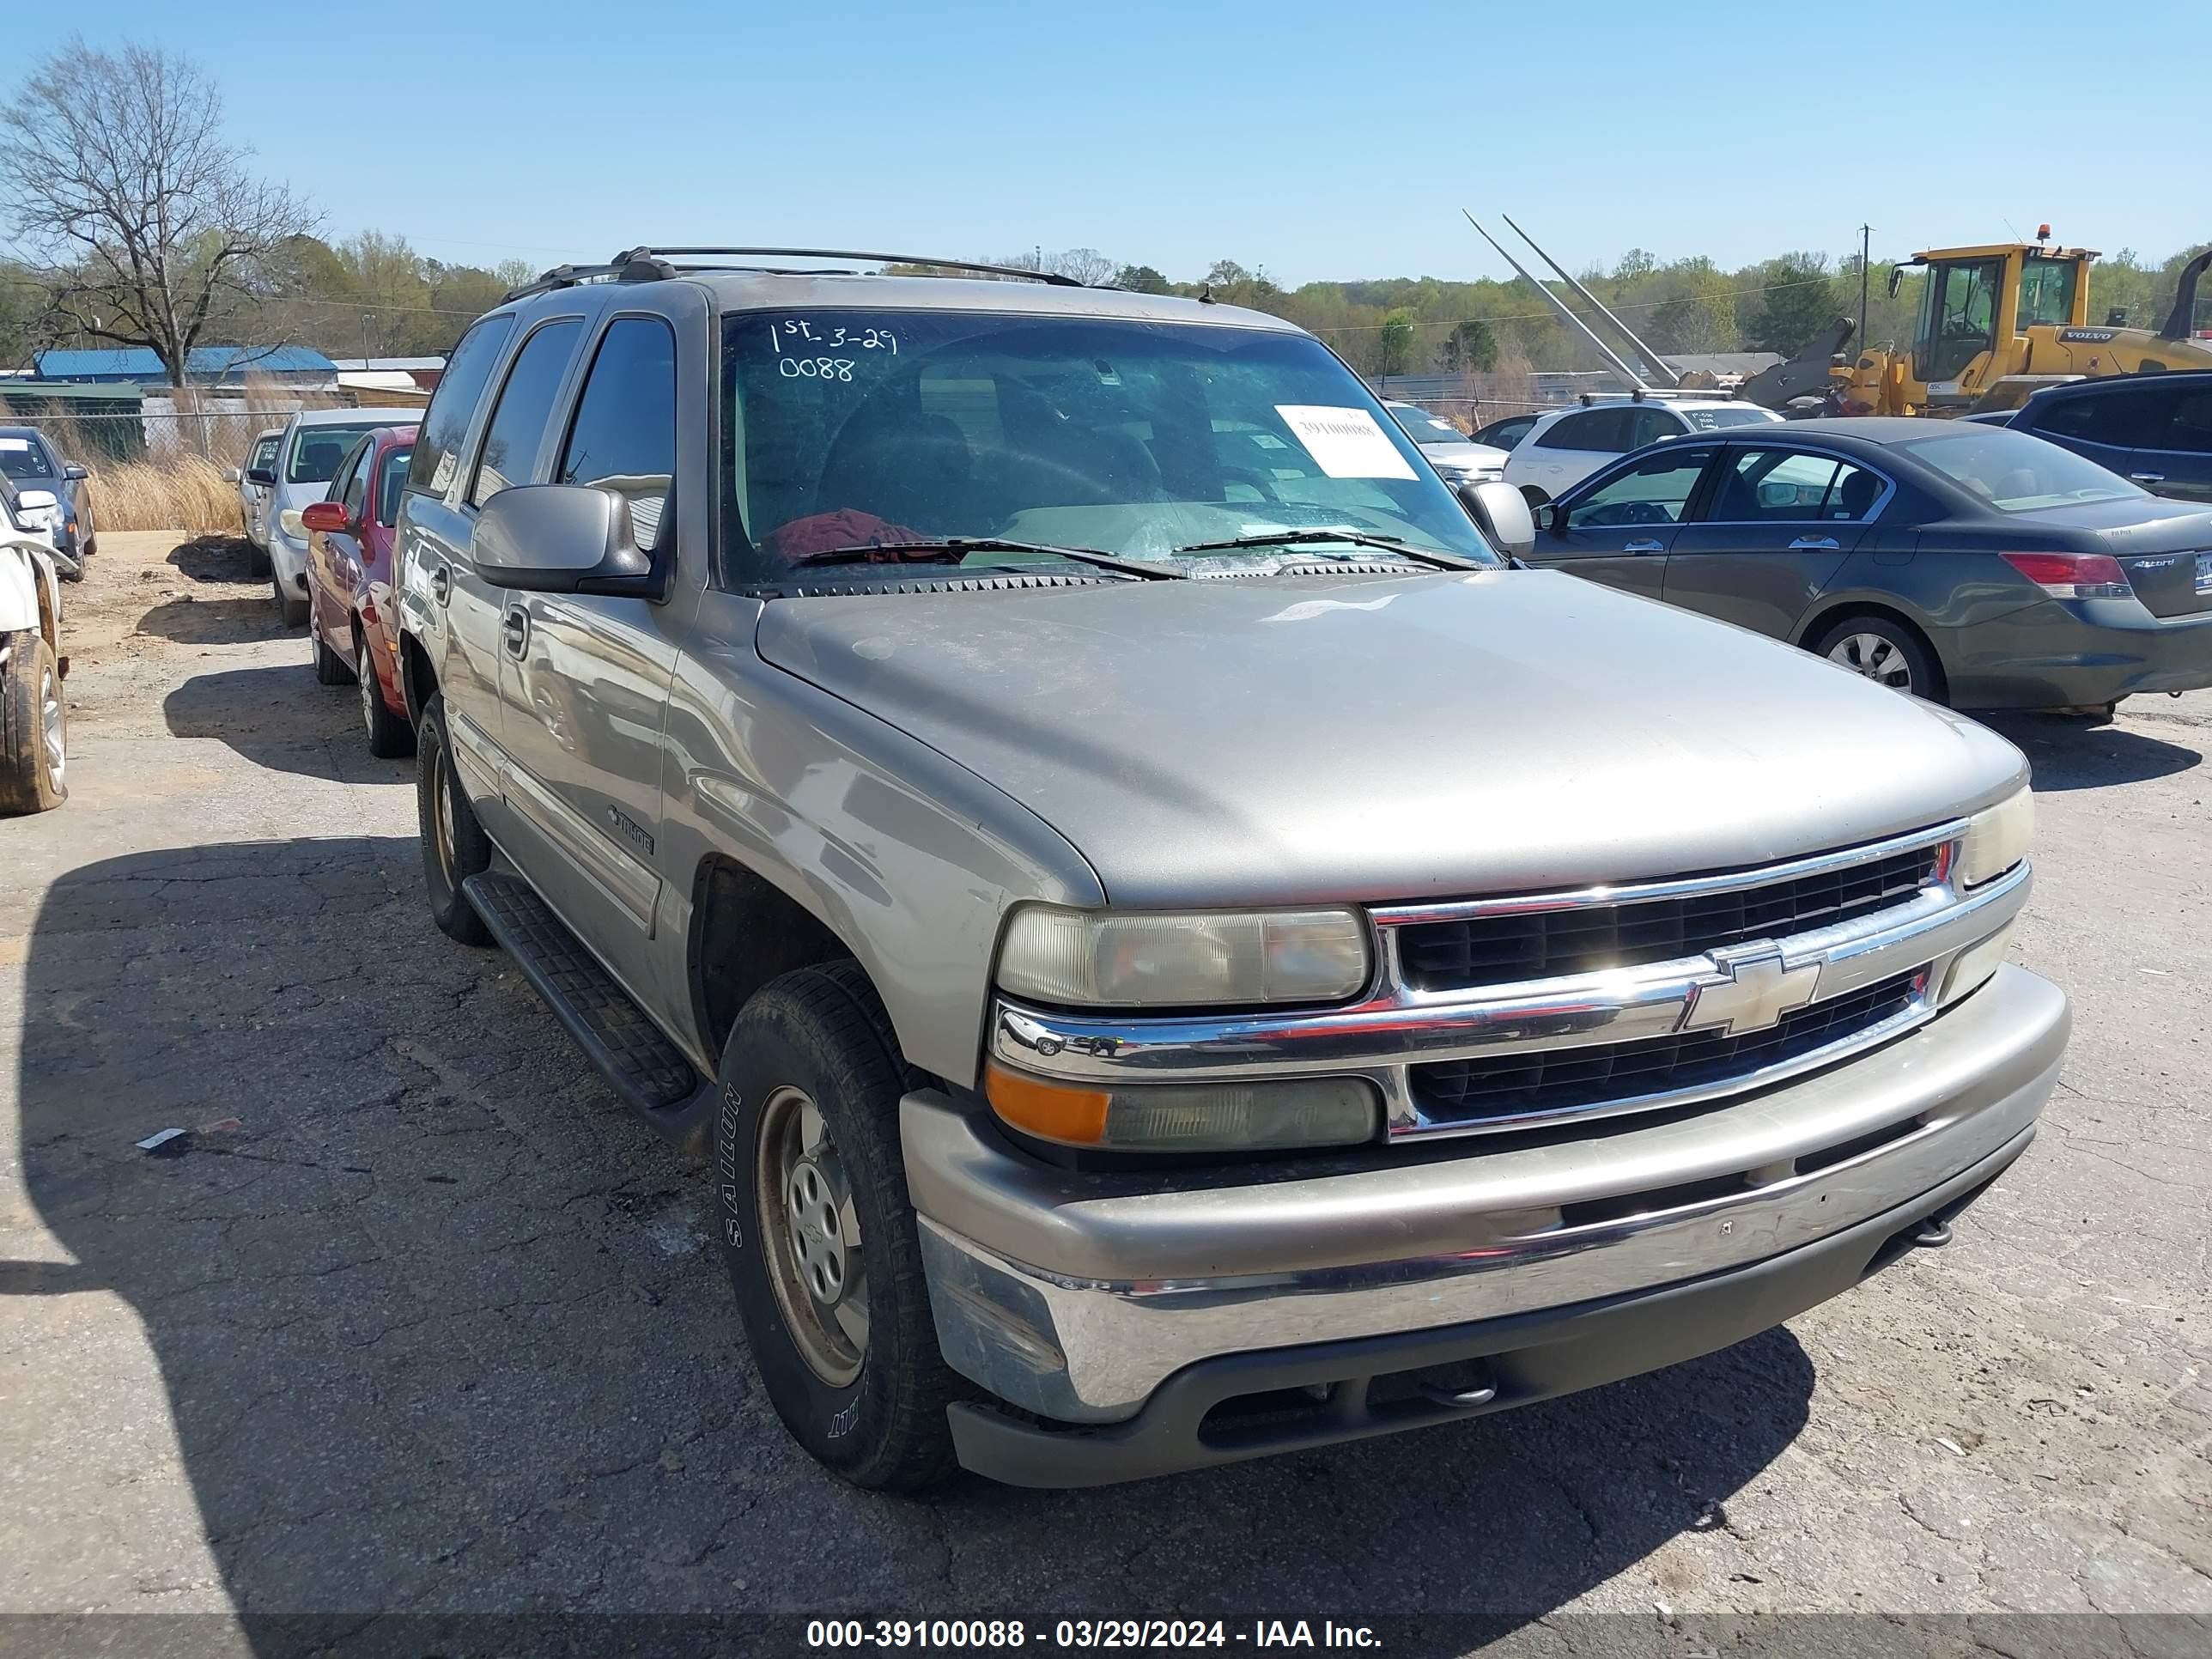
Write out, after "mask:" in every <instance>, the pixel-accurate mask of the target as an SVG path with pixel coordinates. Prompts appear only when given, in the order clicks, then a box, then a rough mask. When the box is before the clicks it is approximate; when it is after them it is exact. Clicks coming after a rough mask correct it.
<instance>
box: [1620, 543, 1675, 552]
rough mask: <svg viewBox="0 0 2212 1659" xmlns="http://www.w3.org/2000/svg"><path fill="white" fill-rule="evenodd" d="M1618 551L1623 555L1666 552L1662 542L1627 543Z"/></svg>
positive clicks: (1665, 546) (1664, 544) (1665, 545)
mask: <svg viewBox="0 0 2212 1659" xmlns="http://www.w3.org/2000/svg"><path fill="white" fill-rule="evenodd" d="M1666 550H1667V544H1666V543H1664V542H1629V543H1627V544H1625V545H1624V546H1623V547H1622V548H1621V551H1622V552H1624V553H1664V552H1665V551H1666Z"/></svg>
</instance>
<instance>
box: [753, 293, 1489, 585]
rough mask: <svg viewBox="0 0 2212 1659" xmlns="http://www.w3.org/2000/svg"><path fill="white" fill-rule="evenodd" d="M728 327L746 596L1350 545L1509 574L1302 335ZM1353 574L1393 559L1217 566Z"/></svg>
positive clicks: (1031, 323)
mask: <svg viewBox="0 0 2212 1659" xmlns="http://www.w3.org/2000/svg"><path fill="white" fill-rule="evenodd" d="M723 326H724V337H723V351H724V359H725V368H726V375H725V383H726V386H727V387H728V389H729V392H730V395H731V398H732V406H731V416H732V418H731V419H730V420H729V422H727V423H726V427H725V434H726V438H725V457H724V467H725V472H724V477H725V481H726V506H727V507H728V508H729V510H730V511H731V512H732V513H733V514H734V518H735V522H736V525H737V527H738V533H736V534H733V535H732V536H731V537H730V538H728V540H729V543H730V544H731V546H732V549H733V550H734V551H733V554H732V563H733V567H734V568H733V569H732V574H733V575H735V576H737V577H738V579H739V580H773V579H775V578H777V577H779V576H781V574H783V573H784V572H785V571H786V570H787V569H788V568H790V567H791V566H792V565H793V563H795V562H799V561H800V560H804V559H807V558H809V557H810V556H812V557H816V558H818V557H819V556H823V555H825V554H829V553H832V552H835V551H836V550H841V549H848V548H854V547H868V546H872V545H878V544H894V543H911V542H927V541H943V540H945V539H948V538H998V539H1000V540H1012V541H1022V542H1029V543H1038V544H1051V545H1055V546H1060V547H1076V548H1085V549H1090V550H1097V551H1104V552H1108V553H1113V554H1117V555H1119V556H1122V557H1124V558H1129V559H1139V560H1149V561H1167V560H1171V559H1173V558H1175V557H1176V555H1177V552H1178V550H1188V549H1190V548H1191V547H1192V546H1193V545H1194V544H1198V543H1217V542H1224V541H1232V540H1236V539H1238V538H1244V537H1253V536H1274V537H1277V538H1280V537H1281V536H1282V535H1283V534H1284V533H1285V532H1298V531H1318V530H1325V529H1343V530H1346V531H1347V532H1352V533H1355V534H1358V535H1364V536H1368V537H1380V538H1395V539H1397V540H1401V541H1403V542H1404V543H1406V544H1407V545H1408V546H1410V547H1421V548H1427V549H1431V550H1437V551H1440V552H1444V553H1449V554H1454V555H1456V556H1460V557H1462V558H1469V559H1475V560H1479V561H1481V562H1486V563H1489V562H1495V560H1496V556H1495V555H1494V554H1492V553H1491V552H1490V550H1488V548H1487V547H1486V545H1485V544H1484V543H1483V542H1482V540H1481V539H1480V537H1479V536H1477V534H1476V533H1475V531H1474V526H1473V525H1472V523H1470V522H1469V520H1468V516H1467V513H1465V511H1464V510H1462V507H1460V505H1459V503H1458V502H1457V501H1455V499H1454V498H1453V496H1452V495H1450V493H1449V491H1448V490H1446V489H1445V488H1444V486H1443V483H1440V482H1439V481H1438V480H1437V477H1436V475H1435V474H1434V473H1433V472H1432V471H1430V469H1429V468H1428V467H1427V466H1426V465H1425V464H1422V463H1420V462H1419V460H1418V452H1417V451H1416V450H1415V449H1414V447H1413V443H1412V441H1410V440H1409V439H1408V438H1407V436H1406V435H1405V433H1404V432H1403V431H1402V430H1401V429H1400V428H1399V426H1398V424H1397V422H1395V421H1394V420H1392V419H1391V418H1390V416H1389V415H1388V414H1387V413H1385V412H1384V411H1383V409H1382V406H1381V405H1380V404H1377V403H1376V401H1375V399H1374V398H1372V397H1370V395H1369V394H1368V392H1367V391H1366V388H1365V387H1364V386H1361V385H1360V384H1359V382H1358V380H1356V379H1354V378H1353V376H1352V374H1351V372H1350V371H1349V370H1347V369H1346V368H1345V367H1344V366H1343V364H1341V363H1340V362H1338V361H1337V360H1336V359H1335V358H1334V357H1333V356H1330V355H1329V353H1328V350H1327V349H1325V348H1324V347H1323V346H1322V344H1321V343H1319V342H1318V341H1316V340H1313V339H1310V338H1308V337H1305V336H1304V335H1298V334H1291V333H1282V332H1277V331H1272V330H1261V329H1249V328H1235V327H1224V326H1210V325H1202V324H1187V323H1169V324H1162V323H1150V322H1137V321H1120V320H1113V319H1095V318H1066V317H1054V316H1037V315H998V314H992V313H975V312H965V311H900V312H860V311H848V310H817V311H806V312H790V313H787V312H770V313H750V314H747V315H742V316H736V317H732V318H730V319H727V320H726V322H725V323H724V325H723ZM1317 547H1318V548H1319V549H1322V550H1326V551H1317V550H1316V548H1317ZM1338 552H1340V553H1344V554H1356V555H1357V556H1359V557H1361V558H1363V559H1373V558H1376V557H1389V552H1388V551H1387V550H1384V551H1381V552H1378V551H1377V550H1374V549H1372V548H1367V549H1356V548H1354V547H1352V546H1351V545H1349V544H1346V546H1344V547H1342V548H1341V549H1330V548H1329V547H1328V544H1327V543H1326V542H1323V543H1320V544H1304V543H1302V544H1299V545H1297V547H1296V548H1295V549H1294V550H1285V548H1283V547H1281V546H1279V545H1278V546H1273V547H1268V548H1265V549H1240V550H1232V551H1230V552H1226V553H1209V554H1207V555H1206V557H1207V558H1208V559H1209V560H1218V559H1223V558H1226V559H1230V560H1235V561H1241V562H1254V561H1261V560H1265V561H1267V562H1273V563H1280V562H1285V561H1286V560H1288V559H1292V558H1295V559H1297V561H1299V562H1306V563H1311V562H1314V561H1315V560H1316V558H1318V557H1325V556H1330V555H1331V554H1333V553H1338ZM1022 558H1023V556H1022V555H1020V554H1018V553H1009V552H1006V551H1004V550H997V551H994V550H976V551H973V552H970V553H969V554H968V555H967V556H966V560H965V562H968V563H970V564H994V565H998V564H1006V563H1008V562H1022ZM867 568H868V567H866V566H860V567H855V568H854V570H855V573H856V574H865V572H866V569H867Z"/></svg>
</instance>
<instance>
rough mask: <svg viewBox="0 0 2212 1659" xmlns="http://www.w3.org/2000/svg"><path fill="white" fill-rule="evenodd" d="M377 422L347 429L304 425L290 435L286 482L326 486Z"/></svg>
mask: <svg viewBox="0 0 2212 1659" xmlns="http://www.w3.org/2000/svg"><path fill="white" fill-rule="evenodd" d="M379 425H380V422H376V421H362V422H357V423H356V424H353V425H350V426H303V427H301V428H300V429H299V430H298V431H296V432H295V433H294V434H293V435H292V455H291V459H289V461H287V462H286V463H285V465H284V482H285V483H329V482H330V481H331V479H332V478H334V477H337V471H338V463H339V462H340V461H343V459H345V458H346V452H347V451H349V450H350V449H351V448H352V447H354V444H355V442H356V441H357V440H358V439H359V438H360V437H361V435H362V433H364V432H374V431H375V430H376V428H377V427H378V426H379Z"/></svg>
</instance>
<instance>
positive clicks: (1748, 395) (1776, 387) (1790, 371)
mask: <svg viewBox="0 0 2212 1659" xmlns="http://www.w3.org/2000/svg"><path fill="white" fill-rule="evenodd" d="M1855 331H1857V325H1856V324H1854V323H1853V322H1852V321H1851V319H1850V318H1848V317H1838V318H1837V319H1836V320H1835V321H1834V322H1832V323H1831V324H1829V325H1828V326H1827V329H1826V331H1825V332H1823V333H1822V334H1821V336H1820V338H1819V339H1817V340H1815V341H1814V342H1813V343H1812V344H1810V345H1808V346H1807V347H1806V348H1805V349H1803V350H1802V351H1801V352H1799V353H1798V354H1797V355H1796V356H1795V357H1792V358H1790V361H1789V362H1783V363H1776V364H1774V365H1772V366H1771V368H1762V369H1760V370H1759V373H1758V374H1754V375H1753V376H1752V377H1751V378H1750V379H1749V380H1746V381H1745V382H1744V383H1743V384H1742V385H1741V386H1738V387H1737V388H1736V392H1735V395H1736V396H1737V397H1739V398H1742V399H1743V400H1744V401H1745V402H1747V403H1753V404H1764V405H1765V407H1766V408H1768V409H1772V410H1782V409H1786V408H1788V407H1789V405H1790V399H1791V398H1802V397H1805V396H1807V395H1808V394H1809V393H1812V392H1825V391H1826V390H1827V387H1828V380H1829V374H1828V368H1829V364H1830V362H1831V360H1832V359H1833V358H1834V356H1835V355H1836V354H1837V353H1838V352H1839V351H1841V350H1842V349H1844V343H1845V342H1846V341H1848V340H1849V339H1850V337H1851V335H1852V334H1853V333H1854V332H1855Z"/></svg>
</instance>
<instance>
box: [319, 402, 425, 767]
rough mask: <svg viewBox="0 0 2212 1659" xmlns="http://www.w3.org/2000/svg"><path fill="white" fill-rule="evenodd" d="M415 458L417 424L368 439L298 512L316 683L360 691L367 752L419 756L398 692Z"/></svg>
mask: <svg viewBox="0 0 2212 1659" xmlns="http://www.w3.org/2000/svg"><path fill="white" fill-rule="evenodd" d="M414 453H415V428H413V427H411V426H386V427H379V428H377V429H376V430H375V431H374V432H368V433H364V434H363V435H362V437H361V439H360V440H359V441H357V442H356V444H355V445H354V447H352V448H351V449H350V450H349V451H348V452H347V453H346V458H345V459H344V460H343V461H342V462H341V463H339V465H338V470H337V473H336V474H335V475H333V477H331V489H330V494H329V495H327V496H325V498H324V499H323V500H321V501H313V502H311V503H309V504H308V505H307V507H304V508H302V509H301V513H300V523H301V526H302V527H303V528H305V529H306V531H307V638H308V639H309V641H312V642H313V649H314V653H315V678H317V679H318V680H319V681H321V682H322V683H323V684H325V685H344V684H348V683H352V684H358V685H359V686H360V687H361V717H362V724H363V725H364V726H367V727H368V752H369V753H370V754H372V755H376V756H380V757H386V758H390V757H393V756H398V755H409V754H412V753H413V752H414V750H415V728H414V726H413V725H412V724H411V723H410V721H409V720H408V718H407V702H406V699H405V698H404V696H401V694H400V690H399V655H398V653H399V628H398V623H399V618H398V616H397V614H395V609H394V607H395V605H396V604H397V595H396V594H395V592H394V591H393V587H392V580H393V575H392V543H393V535H392V526H393V524H394V522H395V521H396V520H398V517H399V492H400V491H401V490H402V489H404V488H405V486H406V483H407V463H408V462H409V460H410V459H412V458H413V456H414Z"/></svg>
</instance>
